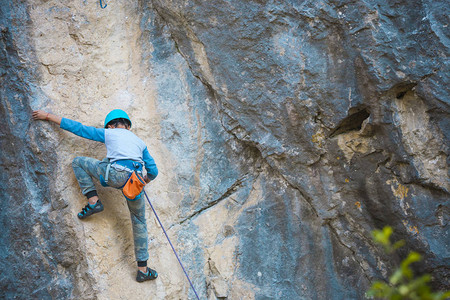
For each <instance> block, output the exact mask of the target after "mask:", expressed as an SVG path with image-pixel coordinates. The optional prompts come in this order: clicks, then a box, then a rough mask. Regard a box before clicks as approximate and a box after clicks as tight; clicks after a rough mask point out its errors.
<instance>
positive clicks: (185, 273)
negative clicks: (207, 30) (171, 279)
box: [100, 0, 200, 300]
mask: <svg viewBox="0 0 450 300" xmlns="http://www.w3.org/2000/svg"><path fill="white" fill-rule="evenodd" d="M100 1H101V0H100ZM144 194H145V197H146V198H147V201H148V204H150V207H151V208H152V210H153V213H154V214H155V217H156V219H157V220H158V223H159V225H160V226H161V228H162V230H163V232H164V234H165V235H166V238H167V240H168V241H169V244H170V247H172V250H173V253H174V254H175V256H176V257H177V259H178V262H179V263H180V266H181V268H182V269H183V272H184V275H186V278H187V280H188V281H189V284H190V285H191V287H192V289H193V290H194V293H195V296H196V297H197V299H198V300H200V298H199V297H198V295H197V291H196V290H195V288H194V285H193V284H192V282H191V279H190V278H189V276H188V274H187V272H186V270H185V269H184V267H183V264H182V263H181V260H180V258H179V257H178V254H177V252H176V251H175V248H174V247H173V245H172V242H171V241H170V239H169V236H168V235H167V233H166V230H165V229H164V227H163V225H162V223H161V221H160V220H159V218H158V215H157V214H156V211H155V209H154V208H153V205H152V203H151V202H150V199H149V198H148V196H147V193H146V192H145V190H144Z"/></svg>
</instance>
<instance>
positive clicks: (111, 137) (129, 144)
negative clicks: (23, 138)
mask: <svg viewBox="0 0 450 300" xmlns="http://www.w3.org/2000/svg"><path fill="white" fill-rule="evenodd" d="M60 128H62V129H64V130H67V131H70V132H72V133H73V134H76V135H78V136H81V137H83V138H86V139H89V140H93V141H97V142H101V143H104V144H105V145H106V151H107V154H106V157H107V158H109V160H110V162H112V163H114V162H116V163H118V164H121V165H123V166H128V165H127V164H126V162H127V161H129V160H132V161H137V162H139V163H143V164H144V165H145V169H146V170H147V176H148V178H150V179H151V180H153V179H155V178H156V176H157V175H158V168H157V167H156V163H155V160H154V159H153V157H152V156H151V155H150V153H149V152H148V149H147V146H146V145H145V143H144V141H142V140H141V139H140V138H139V137H138V136H136V135H135V134H134V133H133V132H131V131H129V130H127V129H122V128H114V129H104V128H96V127H92V126H86V125H83V124H81V123H80V122H77V121H73V120H70V119H67V118H62V120H61V125H60Z"/></svg>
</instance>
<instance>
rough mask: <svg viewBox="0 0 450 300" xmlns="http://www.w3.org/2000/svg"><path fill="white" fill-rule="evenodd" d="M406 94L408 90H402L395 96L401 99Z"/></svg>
mask: <svg viewBox="0 0 450 300" xmlns="http://www.w3.org/2000/svg"><path fill="white" fill-rule="evenodd" d="M405 94H406V91H405V92H400V93H398V94H397V96H395V97H396V98H397V99H401V98H403V96H405Z"/></svg>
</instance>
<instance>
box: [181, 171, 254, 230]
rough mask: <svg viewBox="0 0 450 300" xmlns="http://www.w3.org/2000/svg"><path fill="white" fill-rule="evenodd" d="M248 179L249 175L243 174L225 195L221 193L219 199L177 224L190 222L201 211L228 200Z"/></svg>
mask: <svg viewBox="0 0 450 300" xmlns="http://www.w3.org/2000/svg"><path fill="white" fill-rule="evenodd" d="M248 177H249V174H244V175H243V176H241V177H240V178H238V179H237V180H236V181H235V182H234V183H233V184H232V185H231V186H230V187H229V188H228V189H227V190H226V191H225V193H223V194H222V195H221V196H220V197H219V198H217V199H216V200H214V201H211V202H209V203H208V204H207V205H206V206H204V207H202V208H200V209H198V210H196V211H195V212H193V213H192V214H190V215H189V216H187V217H186V218H184V219H182V220H181V221H179V222H178V224H180V225H181V224H183V223H184V222H186V221H188V220H191V219H192V218H194V217H195V216H197V215H199V214H201V213H202V212H203V211H205V210H207V209H209V208H211V207H213V206H215V205H216V204H218V203H220V202H222V201H223V200H225V199H226V198H228V197H229V196H231V195H232V194H234V193H235V192H236V191H237V190H238V189H239V188H240V187H241V186H242V183H243V182H244V181H245V180H246V179H247V178H248Z"/></svg>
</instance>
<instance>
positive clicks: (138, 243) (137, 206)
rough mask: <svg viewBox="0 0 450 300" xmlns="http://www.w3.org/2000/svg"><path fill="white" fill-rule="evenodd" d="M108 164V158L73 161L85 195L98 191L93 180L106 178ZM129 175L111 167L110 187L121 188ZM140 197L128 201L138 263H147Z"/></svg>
mask: <svg viewBox="0 0 450 300" xmlns="http://www.w3.org/2000/svg"><path fill="white" fill-rule="evenodd" d="M108 164H109V161H108V159H107V158H105V159H104V160H102V161H100V160H98V159H95V158H91V157H76V158H75V159H74V160H73V162H72V168H73V172H74V173H75V177H76V178H77V180H78V184H79V185H80V188H81V192H82V193H83V195H86V194H88V193H89V192H92V191H95V190H96V188H95V185H94V181H93V178H96V179H97V180H100V176H102V177H103V178H106V170H107V167H108ZM129 175H130V173H129V172H127V171H121V170H116V169H114V168H112V167H111V168H109V174H108V185H109V186H111V187H114V188H121V187H122V186H123V185H124V184H125V182H126V181H127V179H128V177H129ZM142 193H143V192H142ZM139 196H140V197H139ZM139 196H138V197H137V198H139V199H137V200H134V201H129V200H126V201H127V205H128V209H129V211H130V217H131V224H132V227H133V237H134V253H135V256H136V261H146V260H148V257H149V255H148V233H147V222H146V220H145V200H144V197H142V195H139ZM125 199H126V198H125Z"/></svg>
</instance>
